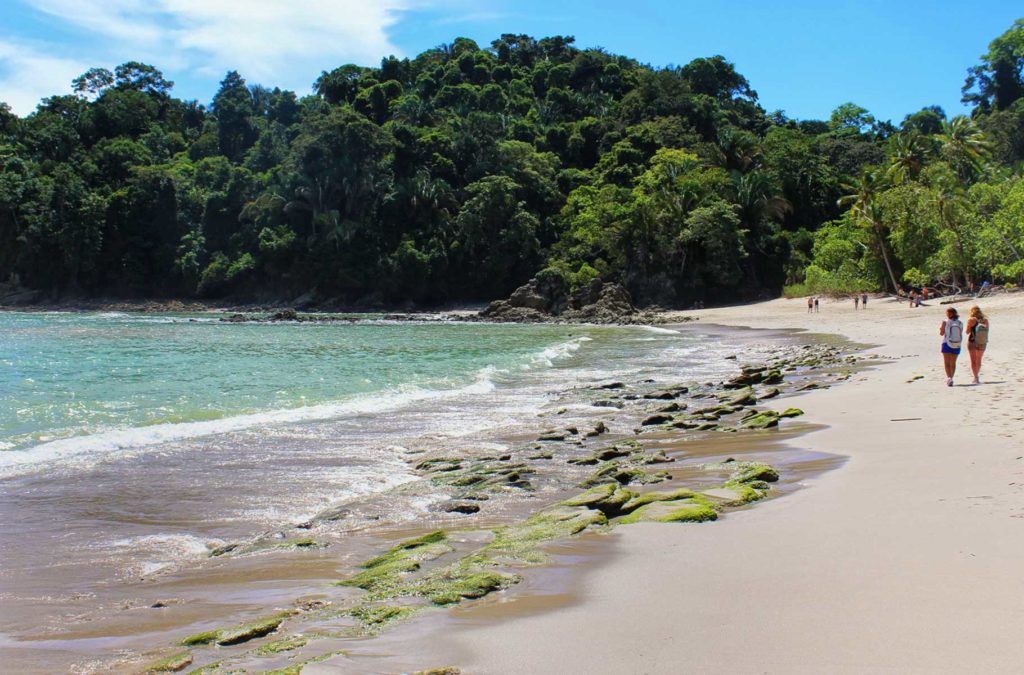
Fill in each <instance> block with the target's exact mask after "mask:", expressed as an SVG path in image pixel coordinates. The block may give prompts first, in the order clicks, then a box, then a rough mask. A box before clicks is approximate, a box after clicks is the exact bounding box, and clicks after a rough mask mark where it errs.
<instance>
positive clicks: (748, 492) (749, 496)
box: [701, 483, 766, 506]
mask: <svg viewBox="0 0 1024 675" xmlns="http://www.w3.org/2000/svg"><path fill="white" fill-rule="evenodd" d="M701 494H702V495H704V496H705V497H710V498H711V499H713V500H716V501H717V502H719V503H721V505H722V506H742V505H743V504H749V503H750V502H756V501H758V500H759V499H764V497H765V496H766V493H765V491H764V490H758V489H756V488H754V487H752V486H751V485H749V484H747V483H726V484H725V485H723V486H721V487H717V488H711V489H710V490H704V491H703V492H702V493H701Z"/></svg>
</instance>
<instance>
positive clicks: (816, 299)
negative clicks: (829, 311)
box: [814, 298, 818, 314]
mask: <svg viewBox="0 0 1024 675" xmlns="http://www.w3.org/2000/svg"><path fill="white" fill-rule="evenodd" d="M814 313H815V314H817V313H818V298H814Z"/></svg>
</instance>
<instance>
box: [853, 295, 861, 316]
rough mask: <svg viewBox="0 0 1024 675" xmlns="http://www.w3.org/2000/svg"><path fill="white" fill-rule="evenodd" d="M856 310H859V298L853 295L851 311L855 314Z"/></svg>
mask: <svg viewBox="0 0 1024 675" xmlns="http://www.w3.org/2000/svg"><path fill="white" fill-rule="evenodd" d="M858 309H860V296H859V295H856V294H855V295H854V296H853V311H855V312H856V311H857V310H858Z"/></svg>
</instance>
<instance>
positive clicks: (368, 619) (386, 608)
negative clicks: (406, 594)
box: [349, 605, 417, 630]
mask: <svg viewBox="0 0 1024 675" xmlns="http://www.w3.org/2000/svg"><path fill="white" fill-rule="evenodd" d="M416 611H417V610H416V608H415V607H397V606H393V605H374V606H367V605H364V606H361V607H356V608H354V609H352V610H351V611H350V612H349V615H350V616H351V617H352V618H354V619H356V620H357V621H359V623H361V624H363V625H364V626H366V627H367V628H370V629H374V630H376V629H378V628H380V627H382V626H384V625H386V624H389V623H394V622H396V621H401V620H403V619H406V618H408V617H410V616H412V615H413V614H415V613H416Z"/></svg>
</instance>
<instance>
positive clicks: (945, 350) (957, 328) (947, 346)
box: [939, 307, 964, 387]
mask: <svg viewBox="0 0 1024 675" xmlns="http://www.w3.org/2000/svg"><path fill="white" fill-rule="evenodd" d="M939 335H941V336H942V365H943V366H944V367H945V369H946V386H947V387H952V386H953V376H954V375H955V374H956V357H958V356H960V345H961V344H962V343H963V340H964V325H963V323H961V321H960V315H959V314H957V311H956V310H955V309H953V308H952V307H950V308H949V309H947V310H946V320H945V321H943V322H942V325H941V326H939Z"/></svg>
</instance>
